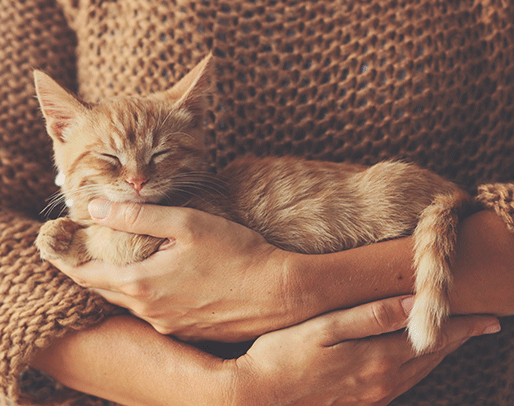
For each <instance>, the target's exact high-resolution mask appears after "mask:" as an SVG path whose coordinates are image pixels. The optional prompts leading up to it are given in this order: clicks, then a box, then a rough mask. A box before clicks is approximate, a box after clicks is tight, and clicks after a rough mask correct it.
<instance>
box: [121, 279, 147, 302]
mask: <svg viewBox="0 0 514 406" xmlns="http://www.w3.org/2000/svg"><path fill="white" fill-rule="evenodd" d="M119 290H120V292H121V293H123V294H124V295H125V296H129V297H131V298H134V299H140V300H148V299H150V298H151V297H152V296H153V289H152V288H151V286H150V285H149V284H148V283H145V282H144V281H132V282H128V283H125V284H123V285H122V286H120V289H119Z"/></svg>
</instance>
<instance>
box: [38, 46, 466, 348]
mask: <svg viewBox="0 0 514 406" xmlns="http://www.w3.org/2000/svg"><path fill="white" fill-rule="evenodd" d="M210 65H211V56H208V57H206V58H205V59H204V60H203V61H201V62H200V63H199V64H198V65H197V66H196V67H195V68H194V69H193V70H192V71H191V72H189V73H188V74H187V75H186V76H185V77H184V78H183V79H182V80H180V81H179V82H178V83H177V84H176V85H175V86H173V87H172V88H171V89H170V90H168V91H166V92H162V93H158V94H153V95H150V96H147V97H118V98H113V99H110V100H105V101H103V102H101V103H98V104H89V103H86V102H83V101H81V100H79V99H78V98H76V97H75V96H74V95H72V94H71V93H69V92H67V91H66V90H65V89H63V88H62V87H60V86H59V85H58V84H57V83H56V82H54V81H53V80H52V79H51V78H50V77H48V76H47V75H45V74H44V73H42V72H39V71H35V72H34V76H35V83H36V89H37V95H38V98H39V102H40V104H41V109H42V111H43V114H44V116H45V119H46V125H47V130H48V133H49V134H50V136H51V138H52V139H53V143H54V150H55V161H56V164H57V167H58V169H59V171H60V172H61V173H62V174H64V176H65V179H64V184H63V186H62V192H63V197H64V198H66V199H67V201H68V202H71V201H72V202H73V204H71V205H70V206H71V207H70V208H69V218H60V219H57V220H53V221H49V222H47V223H45V224H44V225H43V227H42V228H41V231H40V234H39V236H38V239H37V241H36V244H37V246H38V248H39V250H40V252H41V256H42V257H43V258H45V259H57V258H60V259H63V260H65V261H68V262H69V263H71V264H79V263H82V262H85V261H89V260H91V259H101V260H103V261H107V262H110V263H113V264H120V265H121V264H126V263H131V262H135V261H140V260H143V259H144V258H146V257H148V256H149V255H151V254H152V253H153V252H155V251H156V250H157V249H158V247H159V245H160V244H161V243H162V242H163V240H161V239H157V238H154V237H149V236H139V235H132V234H128V233H123V232H120V231H114V230H111V229H108V228H105V227H102V226H99V225H97V224H95V223H94V222H93V221H92V220H91V218H90V216H89V213H88V210H87V205H88V203H89V202H90V201H91V200H92V199H94V198H106V199H109V200H111V201H117V202H139V203H145V202H150V203H157V204H165V205H187V206H190V207H194V208H198V209H201V210H205V211H208V212H210V213H214V214H217V215H221V216H224V217H226V218H228V219H231V220H233V221H236V222H239V223H242V224H244V225H246V226H248V227H250V228H252V229H254V230H256V231H257V232H259V233H260V234H262V235H263V236H264V237H265V238H266V239H267V240H268V241H269V242H270V243H272V244H274V245H276V246H278V247H280V248H283V249H286V250H292V251H298V252H303V253H312V254H315V253H328V252H334V251H340V250H345V249H349V248H352V247H357V246H359V245H363V244H369V243H373V242H377V241H381V240H387V239H390V238H396V237H400V236H405V235H409V234H412V233H414V238H415V264H414V265H415V269H416V284H415V290H416V298H415V304H414V308H413V310H412V313H411V316H410V321H409V326H408V330H409V336H410V339H411V341H412V343H413V345H414V348H415V349H416V350H417V351H419V352H422V351H425V350H427V349H428V348H430V347H431V346H433V345H434V344H435V343H436V341H437V336H438V332H439V327H440V324H441V322H442V321H443V320H444V318H445V317H447V316H448V314H449V305H448V293H449V290H450V288H451V283H452V276H451V272H450V263H451V259H452V257H453V251H454V247H455V242H456V225H457V221H458V215H459V213H460V212H461V210H462V209H463V207H464V206H466V204H467V203H468V202H469V197H468V195H467V194H466V193H465V192H464V191H462V190H461V189H459V188H458V187H457V186H456V185H455V184H453V183H451V182H448V181H446V180H444V179H442V178H440V177H439V176H437V175H435V174H433V173H431V172H429V171H426V170H423V169H421V168H418V167H417V166H414V165H411V164H407V163H402V162H383V163H379V164H377V165H374V166H371V167H365V166H359V165H351V164H345V163H343V164H337V163H331V162H315V161H306V160H302V159H300V158H293V157H283V158H276V157H273V158H271V157H270V158H263V159H259V158H255V157H244V158H243V159H238V160H235V161H234V162H232V163H231V164H230V165H228V167H227V168H226V169H225V170H223V171H222V172H221V173H219V174H217V175H214V174H212V173H211V172H210V171H209V165H208V163H207V160H206V158H205V152H204V148H203V142H202V116H203V114H202V105H203V97H204V94H205V92H206V90H207V87H208V82H209V80H208V76H209V75H208V73H209V70H210Z"/></svg>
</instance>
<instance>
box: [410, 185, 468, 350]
mask: <svg viewBox="0 0 514 406" xmlns="http://www.w3.org/2000/svg"><path fill="white" fill-rule="evenodd" d="M469 201H470V200H469V196H468V195H467V193H465V192H464V191H462V190H459V189H456V190H455V191H454V192H453V193H449V194H440V195H437V196H436V197H435V199H434V201H433V202H432V204H431V205H430V206H428V207H427V208H426V209H425V210H424V211H423V212H422V214H421V216H420V220H419V222H418V225H417V227H416V229H415V231H414V243H415V245H414V266H415V269H416V281H415V294H416V295H415V298H414V307H413V308H412V310H411V313H410V316H409V323H408V333H409V338H410V340H411V342H412V345H413V347H414V350H415V351H416V352H417V353H423V352H425V351H427V350H429V349H430V348H432V347H433V346H434V345H436V344H437V341H438V338H439V332H440V328H441V323H442V322H443V321H444V320H445V319H446V318H447V317H448V316H449V314H450V304H449V291H450V289H451V285H452V273H451V262H452V260H453V256H454V252H455V245H456V242H457V225H458V221H459V215H460V214H461V213H462V211H463V210H464V208H465V207H467V204H469Z"/></svg>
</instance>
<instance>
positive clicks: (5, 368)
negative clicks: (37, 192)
mask: <svg viewBox="0 0 514 406" xmlns="http://www.w3.org/2000/svg"><path fill="white" fill-rule="evenodd" d="M39 226H40V224H39V223H38V222H37V221H35V220H32V219H30V218H28V217H27V216H25V215H23V214H19V213H16V212H14V211H12V210H5V209H0V275H1V283H0V297H1V305H0V331H1V332H2V334H1V336H0V371H1V373H0V387H1V390H2V391H3V393H4V395H5V396H7V397H8V398H9V399H11V400H14V401H16V402H17V403H18V404H31V403H33V402H38V403H40V402H42V401H43V402H44V404H54V403H51V402H57V403H55V404H63V403H62V402H64V399H68V401H69V400H70V399H72V398H77V396H82V395H79V394H77V393H73V392H72V391H70V390H67V389H63V388H59V387H58V386H54V385H51V381H50V380H46V381H45V380H42V379H41V377H38V376H37V374H35V373H34V372H33V371H32V372H31V371H29V369H28V365H29V362H30V360H31V358H32V357H33V355H34V353H35V352H36V351H37V350H38V349H40V348H44V347H47V346H49V345H50V344H51V343H52V342H53V340H55V339H57V338H59V337H62V336H63V335H64V334H66V333H67V332H69V331H72V330H77V329H82V328H86V327H88V326H90V325H92V324H95V323H97V322H99V321H100V320H102V319H103V318H104V317H105V316H106V314H109V313H110V311H112V310H113V309H114V308H113V307H110V306H108V305H107V304H105V302H103V301H102V300H100V299H98V298H97V297H96V296H95V295H93V294H91V293H89V292H88V291H87V290H85V289H82V288H80V287H79V286H78V285H76V284H74V283H73V281H71V280H70V279H69V278H67V277H66V276H65V275H63V274H62V273H60V272H59V271H58V270H56V269H55V268H53V267H52V266H51V265H50V264H49V263H43V262H41V260H40V259H39V255H38V253H37V250H36V248H35V247H34V244H33V243H34V239H35V236H36V235H37V232H38V230H39ZM51 399H53V400H52V401H51ZM80 404H81V405H83V404H84V405H86V404H93V403H90V402H89V401H88V403H86V400H85V399H83V400H82V401H81V403H80Z"/></svg>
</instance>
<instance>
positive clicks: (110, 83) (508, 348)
mask: <svg viewBox="0 0 514 406" xmlns="http://www.w3.org/2000/svg"><path fill="white" fill-rule="evenodd" d="M57 3H58V4H56V1H54V0H25V1H18V0H1V1H0V275H1V278H2V279H1V284H0V292H1V293H0V294H1V298H2V301H1V304H0V331H1V334H2V335H1V340H0V388H1V391H2V392H3V394H4V395H5V396H7V397H8V398H10V399H11V400H14V401H15V402H17V403H20V404H22V403H23V404H33V403H36V402H39V403H41V402H42V403H43V404H47V405H54V404H55V405H60V404H78V405H94V404H100V401H99V400H95V399H92V398H90V397H86V396H82V395H80V394H78V393H75V392H73V391H69V390H66V389H62V388H60V387H59V386H58V385H54V384H53V383H52V382H51V381H50V380H48V379H45V378H43V377H39V376H38V375H37V374H35V373H33V372H31V371H27V365H28V363H29V360H30V357H31V356H32V355H33V354H34V352H35V351H37V349H38V348H42V347H45V346H48V345H49V344H50V343H51V342H52V341H53V340H55V339H56V338H58V337H60V336H62V335H64V334H66V333H67V332H69V331H72V330H75V329H82V328H87V327H88V326H90V325H92V324H94V323H97V322H98V321H99V320H101V319H102V318H103V317H105V316H106V315H108V314H109V313H110V312H111V311H113V308H112V307H110V306H107V305H106V304H105V303H104V302H102V301H100V300H98V299H97V298H95V297H94V296H93V295H91V294H89V293H88V292H87V291H85V290H83V289H81V288H80V287H78V286H76V285H74V284H73V283H72V282H71V281H70V280H69V279H67V278H66V277H64V276H63V275H62V274H60V273H59V272H58V271H56V270H55V269H53V268H51V267H50V266H49V265H48V264H42V263H41V262H40V260H39V259H38V255H37V253H36V251H35V249H34V247H33V240H34V237H35V235H36V233H37V230H38V227H39V224H40V223H39V221H41V217H40V216H39V212H40V211H41V209H42V208H43V207H44V206H45V199H46V198H47V197H48V196H50V195H51V193H53V192H55V190H56V189H55V186H54V185H53V177H54V172H53V169H52V159H51V147H50V142H49V139H48V137H47V135H46V134H45V132H44V128H43V122H42V118H41V116H40V114H39V112H38V107H37V101H36V100H35V99H34V97H33V96H34V89H33V86H32V75H31V70H32V69H33V68H42V69H44V70H46V71H47V72H48V73H50V74H51V75H52V76H54V77H56V78H58V79H59V80H60V81H61V82H62V83H63V84H64V85H66V86H68V87H69V88H71V89H75V90H78V91H79V92H80V93H81V95H82V96H84V97H86V98H87V99H90V100H97V99H100V98H103V97H106V96H111V95H114V94H117V93H130V94H134V93H148V92H151V91H157V90H162V89H164V88H167V87H169V86H170V85H171V84H173V83H174V82H175V81H176V80H177V79H178V78H179V77H180V76H181V75H183V74H184V73H185V72H186V71H187V70H188V69H189V68H191V67H192V66H193V65H194V64H195V63H196V62H198V61H199V60H200V58H201V57H202V56H204V55H205V54H206V53H207V52H208V50H212V51H213V53H214V55H215V63H216V67H217V80H216V87H215V94H214V95H213V97H212V100H211V101H210V105H209V114H208V119H207V122H206V125H207V132H206V133H207V140H206V141H207V143H208V145H209V151H210V153H211V156H212V159H213V162H214V164H215V165H216V166H217V167H223V166H224V165H226V163H227V162H229V161H231V160H232V159H233V158H234V157H235V156H237V155H240V154H244V153H246V152H253V153H255V154H258V155H270V154H275V155H277V154H278V155H282V154H293V155H303V156H306V157H308V158H312V159H328V160H336V161H341V160H351V161H354V162H361V163H366V164H370V163H375V162H377V161H379V160H383V159H387V158H395V159H396V158H401V159H406V160H411V161H415V162H417V163H419V164H420V165H422V166H425V167H428V168H430V169H432V170H434V171H436V172H438V173H440V174H442V175H444V176H446V177H448V178H450V179H452V180H453V181H456V182H459V183H460V184H461V185H463V186H464V187H466V188H467V189H469V190H471V191H473V190H475V189H476V186H477V185H479V184H482V183H491V182H506V181H509V180H511V179H512V178H513V177H514V176H513V175H514V100H513V99H514V4H513V3H512V1H509V0H504V1H492V0H475V1H458V2H457V1H455V2H448V1H424V2H419V1H415V0H406V1H402V2H399V1H393V0H390V1H383V0H382V1H381V0H370V1H367V2H357V1H349V0H307V1H296V0H253V1H244V2H235V1H213V0H209V1H193V0H174V1H154V0H124V1H117V2H115V1H103V2H98V1H94V0H80V1H74V0H58V1H57ZM364 3H365V4H364ZM512 191H513V188H512V187H511V186H494V187H490V195H489V199H488V201H489V203H491V204H492V205H493V206H495V207H496V209H497V210H498V212H499V213H500V214H501V215H502V217H503V218H504V219H505V220H506V221H507V222H509V224H510V225H511V226H512V211H513V207H514V206H513V201H514V199H513V195H512ZM513 361H514V322H513V319H512V318H506V319H504V320H503V330H502V333H500V334H499V335H495V336H491V337H483V338H477V339H474V340H471V341H470V342H469V343H467V344H466V345H465V346H464V347H463V348H461V349H460V350H459V351H458V352H456V353H455V354H452V355H451V356H449V357H448V358H447V359H446V360H445V361H444V362H443V363H442V364H441V365H440V366H439V367H438V368H437V369H436V370H434V371H433V372H432V374H431V375H430V376H429V377H428V378H427V379H425V380H424V381H423V382H421V383H420V384H418V385H417V386H416V387H414V388H413V389H412V390H410V391H409V392H408V393H407V394H405V395H403V396H402V397H400V398H399V399H397V400H396V401H395V402H394V404H395V405H409V406H412V405H430V406H434V405H485V404H491V405H493V404H494V405H505V406H507V405H512V404H514V362H513ZM74 402H75V403H74Z"/></svg>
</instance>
